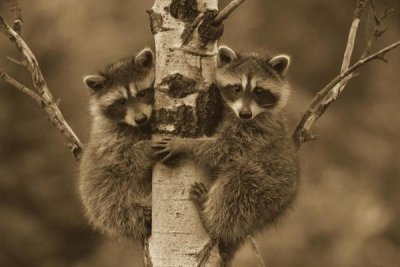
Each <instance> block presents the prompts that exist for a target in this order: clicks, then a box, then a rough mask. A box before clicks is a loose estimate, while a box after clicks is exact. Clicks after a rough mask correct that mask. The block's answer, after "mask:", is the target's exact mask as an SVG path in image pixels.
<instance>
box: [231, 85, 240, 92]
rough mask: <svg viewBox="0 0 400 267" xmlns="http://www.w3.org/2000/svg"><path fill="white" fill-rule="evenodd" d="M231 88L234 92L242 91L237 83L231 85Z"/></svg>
mask: <svg viewBox="0 0 400 267" xmlns="http://www.w3.org/2000/svg"><path fill="white" fill-rule="evenodd" d="M232 90H233V91H235V92H236V93H239V92H240V91H242V87H241V86H240V85H238V84H236V85H233V86H232Z"/></svg>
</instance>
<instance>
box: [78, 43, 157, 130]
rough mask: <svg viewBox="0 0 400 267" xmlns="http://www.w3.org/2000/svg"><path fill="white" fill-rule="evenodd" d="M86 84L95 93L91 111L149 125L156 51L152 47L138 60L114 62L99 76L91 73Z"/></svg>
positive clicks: (123, 121) (95, 114) (110, 117)
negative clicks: (154, 54)
mask: <svg viewBox="0 0 400 267" xmlns="http://www.w3.org/2000/svg"><path fill="white" fill-rule="evenodd" d="M84 83H85V85H86V87H88V88H89V89H90V90H91V92H92V99H91V112H92V115H93V116H95V117H96V116H102V117H105V118H108V119H110V120H111V121H113V122H115V123H118V124H127V125H130V126H133V127H139V126H142V125H145V124H146V123H147V122H148V121H149V120H150V118H151V115H152V112H153V106H154V89H153V84H154V66H153V53H152V52H151V50H149V49H145V50H143V51H142V52H140V53H139V54H138V55H137V56H136V58H134V59H125V60H123V61H119V62H117V63H114V64H113V65H110V66H109V67H108V69H107V70H106V71H105V72H104V73H101V74H99V75H89V76H86V77H85V78H84Z"/></svg>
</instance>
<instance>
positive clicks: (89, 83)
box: [83, 75, 106, 92]
mask: <svg viewBox="0 0 400 267" xmlns="http://www.w3.org/2000/svg"><path fill="white" fill-rule="evenodd" d="M83 83H84V84H85V86H86V87H87V88H89V89H91V90H93V91H95V92H98V91H100V90H102V89H103V88H104V87H105V85H106V78H105V77H104V76H101V75H88V76H85V77H83Z"/></svg>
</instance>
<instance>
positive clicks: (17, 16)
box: [7, 0, 22, 34]
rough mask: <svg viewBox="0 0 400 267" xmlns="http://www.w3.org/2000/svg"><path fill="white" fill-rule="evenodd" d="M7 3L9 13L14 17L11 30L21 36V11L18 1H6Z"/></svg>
mask: <svg viewBox="0 0 400 267" xmlns="http://www.w3.org/2000/svg"><path fill="white" fill-rule="evenodd" d="M7 2H8V4H9V5H10V7H11V13H12V14H13V16H14V25H13V29H14V31H15V32H17V33H18V34H21V31H22V10H21V8H20V7H19V5H18V1H17V0H7Z"/></svg>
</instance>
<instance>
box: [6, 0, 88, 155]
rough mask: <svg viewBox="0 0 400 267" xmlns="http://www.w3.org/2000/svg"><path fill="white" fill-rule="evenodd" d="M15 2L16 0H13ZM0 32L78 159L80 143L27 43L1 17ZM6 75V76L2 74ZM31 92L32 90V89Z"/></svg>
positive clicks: (80, 151) (50, 118)
mask: <svg viewBox="0 0 400 267" xmlns="http://www.w3.org/2000/svg"><path fill="white" fill-rule="evenodd" d="M15 2H16V1H15ZM0 32H1V33H3V34H4V35H5V36H6V37H7V38H8V39H10V41H11V42H13V43H14V44H15V46H16V47H17V48H18V50H19V51H20V53H21V54H22V55H23V58H24V60H23V62H26V67H27V68H28V70H29V72H30V73H31V76H32V82H33V86H34V88H35V89H36V90H37V92H38V96H39V97H40V98H41V99H42V101H43V103H44V105H43V106H42V107H43V108H44V110H45V111H46V112H47V114H48V116H49V120H50V122H51V123H52V124H53V125H54V126H55V127H56V128H57V129H58V130H59V131H60V132H61V133H62V134H63V135H64V137H65V138H66V140H67V143H68V147H69V149H70V151H71V152H72V154H73V156H74V158H75V159H76V160H79V159H80V157H81V154H82V144H81V142H80V141H79V139H78V137H77V136H76V135H75V133H74V131H73V130H72V129H71V127H70V126H69V125H68V123H67V122H66V121H65V119H64V117H63V115H62V113H61V111H60V109H59V108H58V106H57V103H56V102H55V101H54V99H53V96H52V94H51V93H50V90H49V89H48V87H47V84H46V81H45V80H44V78H43V75H42V72H41V70H40V68H39V64H38V62H37V60H36V58H35V56H34V54H33V53H32V51H31V50H30V49H29V47H28V45H27V44H26V43H25V41H24V40H23V39H22V38H21V36H20V35H19V34H18V33H17V32H16V31H14V29H13V28H11V27H10V26H9V25H8V24H7V23H6V22H5V21H4V20H3V18H2V17H0ZM2 77H6V76H2ZM32 92H33V91H32Z"/></svg>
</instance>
